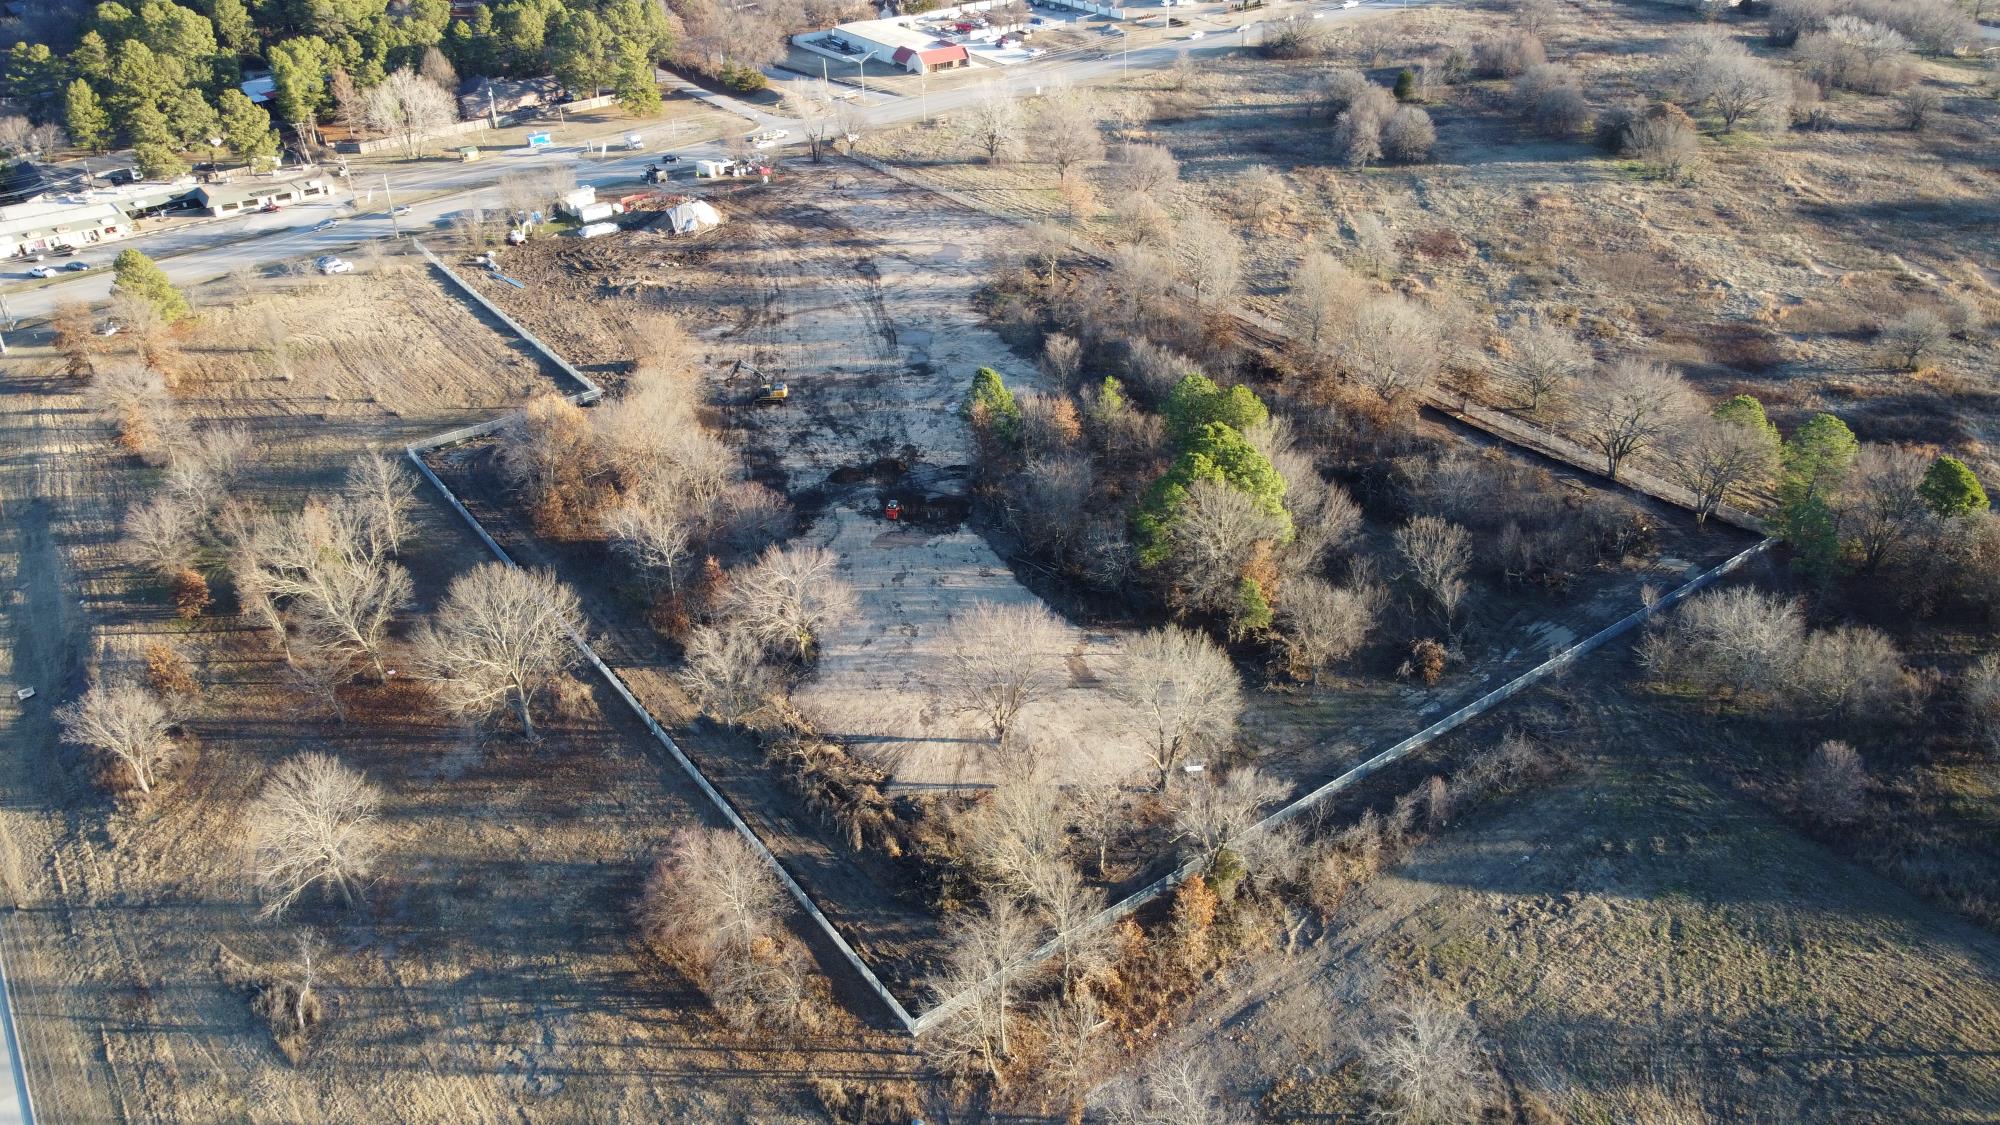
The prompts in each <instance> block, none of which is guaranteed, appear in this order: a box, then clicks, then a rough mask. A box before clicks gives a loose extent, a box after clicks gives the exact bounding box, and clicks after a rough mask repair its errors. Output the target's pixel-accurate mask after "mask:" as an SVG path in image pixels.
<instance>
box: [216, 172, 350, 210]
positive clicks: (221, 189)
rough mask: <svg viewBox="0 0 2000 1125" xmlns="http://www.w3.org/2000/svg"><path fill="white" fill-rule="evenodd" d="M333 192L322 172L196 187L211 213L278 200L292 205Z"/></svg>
mask: <svg viewBox="0 0 2000 1125" xmlns="http://www.w3.org/2000/svg"><path fill="white" fill-rule="evenodd" d="M332 193H333V185H331V184H329V183H327V182H326V181H325V180H323V179H320V178H319V177H318V176H312V177H308V178H306V179H303V180H255V181H249V182H245V183H240V184H203V185H202V186H200V187H198V188H196V189H195V190H194V199H195V202H196V203H199V204H200V205H201V208H202V210H204V211H207V212H208V213H209V214H211V215H240V214H242V213H244V212H245V211H256V210H260V209H262V208H264V207H268V206H271V205H272V204H277V205H278V206H281V207H284V206H290V205H291V204H294V203H302V202H304V201H306V200H308V199H323V198H325V197H327V196H328V195H331V194H332Z"/></svg>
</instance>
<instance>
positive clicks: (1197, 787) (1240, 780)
mask: <svg viewBox="0 0 2000 1125" xmlns="http://www.w3.org/2000/svg"><path fill="white" fill-rule="evenodd" d="M1290 792H1291V786H1289V785H1286V784H1285V783H1284V782H1282V781H1280V780H1278V779H1277V778H1275V777H1266V776H1264V775H1263V774H1262V773H1259V772H1258V771H1257V767H1255V766H1244V767H1241V768H1239V769H1234V770H1231V771H1229V773H1228V775H1227V776H1218V775H1216V774H1213V773H1211V774H1207V775H1206V776H1205V778H1204V780H1202V781H1200V782H1197V783H1195V784H1192V785H1183V786H1181V787H1180V789H1179V790H1178V791H1176V792H1175V794H1174V796H1173V801H1172V807H1173V814H1174V831H1175V833H1176V834H1177V835H1179V837H1180V838H1181V839H1182V840H1183V841H1185V842H1186V843H1187V844H1188V845H1189V846H1190V847H1192V848H1193V849H1194V851H1195V852H1196V854H1198V855H1204V856H1208V857H1210V858H1211V859H1212V858H1213V857H1214V856H1215V854H1216V853H1217V852H1219V851H1221V850H1222V849H1223V848H1226V847H1228V846H1229V845H1230V843H1231V842H1232V841H1234V840H1235V839H1236V838H1237V837H1238V836H1241V835H1242V834H1243V833H1244V832H1245V831H1246V830H1248V829H1249V828H1250V826H1251V825H1253V824H1255V823H1257V821H1258V819H1259V818H1260V817H1262V816H1263V814H1265V813H1267V812H1270V811H1272V810H1273V809H1275V808H1276V807H1277V806H1278V804H1279V802H1281V801H1283V800H1284V799H1285V797H1286V796H1287V795H1289V794H1290Z"/></svg>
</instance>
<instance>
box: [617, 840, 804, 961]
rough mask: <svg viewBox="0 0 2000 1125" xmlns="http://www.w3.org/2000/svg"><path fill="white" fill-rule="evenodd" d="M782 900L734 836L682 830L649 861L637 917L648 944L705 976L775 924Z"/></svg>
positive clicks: (765, 869) (760, 863)
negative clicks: (653, 861) (643, 925)
mask: <svg viewBox="0 0 2000 1125" xmlns="http://www.w3.org/2000/svg"><path fill="white" fill-rule="evenodd" d="M783 901H784V888H783V887H781V886H780V885H779V884H778V879H777V876H775V875H773V874H772V873H771V868H770V865H768V864H766V863H765V862H764V859H763V857H762V856H759V855H758V854H757V852H756V849H754V848H752V847H751V846H750V843H749V841H747V840H745V839H744V838H743V836H742V834H741V833H738V832H734V831H731V830H729V829H726V828H683V829H681V830H679V831H678V832H675V833H674V835H673V836H672V837H671V838H670V839H669V840H668V841H667V845H666V847H665V848H664V849H663V850H662V851H661V853H660V858H659V860H658V861H657V862H656V863H655V864H654V865H653V873H652V875H651V876H650V877H649V878H648V879H647V880H646V892H645V901H644V903H643V905H642V907H641V914H642V920H643V922H644V924H645V928H646V934H647V937H648V938H649V939H650V940H651V941H652V942H653V943H654V945H655V946H656V947H657V948H659V949H660V950H661V951H662V952H663V953H664V954H666V955H667V956H668V957H669V958H670V959H672V960H674V961H676V962H677V963H678V964H680V965H681V966H682V967H683V968H684V969H686V970H688V971H689V972H691V973H692V974H694V975H695V977H696V979H697V980H702V981H705V979H706V977H707V975H708V974H709V973H712V972H713V971H714V970H715V968H716V967H717V966H718V965H719V964H720V963H721V962H723V961H724V960H726V959H729V958H731V957H736V956H742V955H744V954H745V953H746V952H747V951H748V950H749V949H750V948H751V947H753V946H755V945H756V944H757V943H758V942H759V941H761V940H764V939H766V938H767V937H768V936H769V935H770V934H771V933H772V932H773V931H774V930H775V929H776V928H777V926H778V921H779V914H778V911H779V907H780V906H781V904H782V903H783Z"/></svg>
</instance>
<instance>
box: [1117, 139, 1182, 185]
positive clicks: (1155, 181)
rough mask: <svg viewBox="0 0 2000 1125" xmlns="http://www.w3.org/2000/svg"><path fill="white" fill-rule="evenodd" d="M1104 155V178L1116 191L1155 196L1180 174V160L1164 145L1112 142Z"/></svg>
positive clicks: (1179, 176)
mask: <svg viewBox="0 0 2000 1125" xmlns="http://www.w3.org/2000/svg"><path fill="white" fill-rule="evenodd" d="M1107 155H1108V159H1109V164H1108V165H1107V166H1106V168H1105V173H1104V175H1105V182H1106V185H1107V186H1109V187H1110V188H1111V190H1112V191H1115V192H1120V193H1128V192H1129V193H1134V194H1140V195H1154V196H1157V195H1159V194H1160V193H1161V192H1162V191H1165V190H1166V189H1168V188H1171V187H1173V186H1174V184H1175V183H1177V182H1178V181H1179V180H1180V178H1181V165H1180V161H1178V160H1175V159H1174V154H1173V153H1172V151H1170V150H1169V149H1168V148H1167V147H1166V146H1165V145H1147V144H1121V145H1113V146H1112V147H1111V150H1110V152H1109V153H1108V154H1107Z"/></svg>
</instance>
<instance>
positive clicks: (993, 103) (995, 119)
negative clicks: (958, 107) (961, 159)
mask: <svg viewBox="0 0 2000 1125" xmlns="http://www.w3.org/2000/svg"><path fill="white" fill-rule="evenodd" d="M965 130H966V132H967V134H968V135H969V136H970V137H971V139H972V143H973V144H975V145H977V146H978V147H979V150H980V151H981V152H984V153H985V154H986V160H987V162H988V163H989V164H998V163H999V162H1000V161H1002V160H1006V159H1009V158H1011V157H1012V156H1013V155H1014V154H1015V152H1016V151H1018V150H1019V148H1020V145H1021V107H1020V104H1019V103H1018V102H1016V101H1015V100H1014V96H1013V95H1012V94H1010V93H1009V92H1008V91H1007V90H1006V89H1005V88H1004V87H1002V86H1001V85H1000V84H999V83H997V82H996V83H992V84H990V85H988V86H987V87H986V89H985V91H984V92H982V93H981V94H980V95H979V97H978V98H976V99H975V100H974V101H973V103H972V109H971V112H970V113H968V114H967V115H966V119H965Z"/></svg>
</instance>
